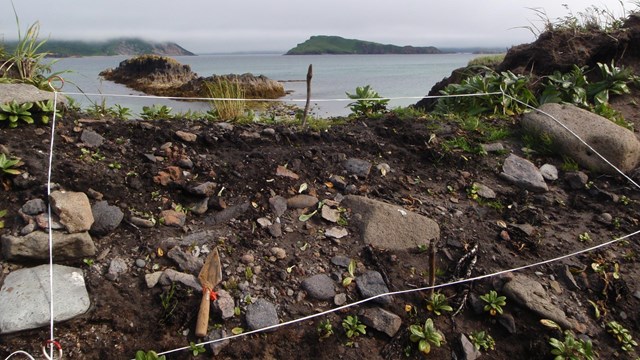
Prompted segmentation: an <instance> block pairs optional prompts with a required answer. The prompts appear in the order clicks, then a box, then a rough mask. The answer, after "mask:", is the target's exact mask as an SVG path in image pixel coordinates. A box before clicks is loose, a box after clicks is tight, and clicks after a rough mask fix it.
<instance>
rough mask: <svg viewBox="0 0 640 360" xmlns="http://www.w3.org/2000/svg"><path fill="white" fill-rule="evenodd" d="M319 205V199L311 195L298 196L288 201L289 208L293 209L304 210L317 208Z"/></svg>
mask: <svg viewBox="0 0 640 360" xmlns="http://www.w3.org/2000/svg"><path fill="white" fill-rule="evenodd" d="M317 203H318V198H317V197H315V196H311V195H304V194H301V195H296V196H294V197H291V198H289V199H287V207H290V208H292V209H304V208H308V207H312V206H315V205H316V204H317Z"/></svg>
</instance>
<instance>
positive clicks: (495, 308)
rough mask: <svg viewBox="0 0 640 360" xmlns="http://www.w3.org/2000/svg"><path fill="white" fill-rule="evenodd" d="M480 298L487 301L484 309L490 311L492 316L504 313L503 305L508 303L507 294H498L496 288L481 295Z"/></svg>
mask: <svg viewBox="0 0 640 360" xmlns="http://www.w3.org/2000/svg"><path fill="white" fill-rule="evenodd" d="M480 299H481V300H482V301H484V302H485V303H487V305H485V306H484V311H488V312H489V314H491V316H495V315H496V314H501V315H502V313H503V310H502V307H503V306H505V305H507V301H506V300H507V298H506V297H505V296H498V293H497V292H495V290H491V291H489V292H488V293H486V294H484V295H480Z"/></svg>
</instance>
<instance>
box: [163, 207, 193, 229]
mask: <svg viewBox="0 0 640 360" xmlns="http://www.w3.org/2000/svg"><path fill="white" fill-rule="evenodd" d="M160 218H161V219H164V224H165V225H166V226H173V227H183V226H184V224H185V222H186V221H187V215H186V214H185V213H183V212H181V211H175V210H163V211H162V212H160Z"/></svg>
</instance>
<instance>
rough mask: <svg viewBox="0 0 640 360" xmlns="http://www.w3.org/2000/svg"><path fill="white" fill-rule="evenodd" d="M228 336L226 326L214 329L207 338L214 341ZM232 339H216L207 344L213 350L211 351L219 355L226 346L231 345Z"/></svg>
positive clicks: (214, 354)
mask: <svg viewBox="0 0 640 360" xmlns="http://www.w3.org/2000/svg"><path fill="white" fill-rule="evenodd" d="M226 337H227V331H226V330H225V329H224V328H220V329H213V330H211V331H210V332H209V334H208V335H207V340H208V341H214V340H219V339H225V338H226ZM230 341H231V340H229V339H225V340H220V341H214V342H210V343H209V344H207V346H208V347H209V350H211V352H212V353H213V356H217V355H219V354H220V351H222V349H224V347H225V346H227V345H229V342H230Z"/></svg>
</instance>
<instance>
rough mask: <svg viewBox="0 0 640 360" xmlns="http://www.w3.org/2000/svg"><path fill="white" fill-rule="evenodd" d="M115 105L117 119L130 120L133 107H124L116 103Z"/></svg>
mask: <svg viewBox="0 0 640 360" xmlns="http://www.w3.org/2000/svg"><path fill="white" fill-rule="evenodd" d="M114 107H115V109H114V110H113V115H114V117H115V118H116V119H120V120H128V119H129V118H130V117H131V109H129V108H128V107H123V106H122V105H120V104H116V105H115V106H114Z"/></svg>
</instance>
